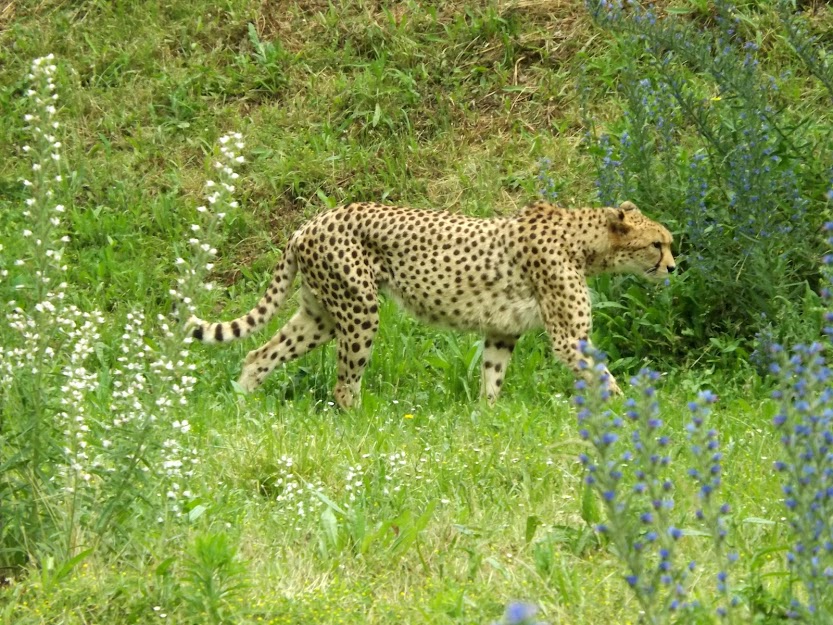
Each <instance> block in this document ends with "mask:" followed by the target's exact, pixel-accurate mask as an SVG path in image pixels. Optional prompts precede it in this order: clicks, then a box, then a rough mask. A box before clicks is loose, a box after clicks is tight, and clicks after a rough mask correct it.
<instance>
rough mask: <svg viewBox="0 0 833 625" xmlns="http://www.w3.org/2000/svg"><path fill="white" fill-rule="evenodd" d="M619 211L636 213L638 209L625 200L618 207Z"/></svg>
mask: <svg viewBox="0 0 833 625" xmlns="http://www.w3.org/2000/svg"><path fill="white" fill-rule="evenodd" d="M619 209H620V210H623V211H636V212H637V213H638V212H639V208H638V207H637V206H636V204H634V203H633V202H631V201H630V200H625V201H624V202H622V203H621V204H620V205H619Z"/></svg>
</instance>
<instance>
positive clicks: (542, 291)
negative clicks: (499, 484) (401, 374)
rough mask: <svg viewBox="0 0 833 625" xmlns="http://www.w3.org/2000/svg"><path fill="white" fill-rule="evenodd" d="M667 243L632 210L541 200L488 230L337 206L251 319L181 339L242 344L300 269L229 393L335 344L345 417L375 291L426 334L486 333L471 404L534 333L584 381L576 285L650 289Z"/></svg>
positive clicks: (475, 223) (303, 236) (296, 245)
mask: <svg viewBox="0 0 833 625" xmlns="http://www.w3.org/2000/svg"><path fill="white" fill-rule="evenodd" d="M671 243H672V238H671V233H670V232H669V231H668V230H667V229H666V228H665V227H663V226H662V225H661V224H659V223H657V222H655V221H652V220H650V219H648V218H647V217H645V216H643V215H642V213H641V212H640V211H639V209H638V208H637V207H636V206H635V205H634V204H633V203H631V202H624V203H623V204H622V205H621V206H619V207H618V208H602V209H575V210H567V209H563V208H558V207H556V206H553V205H552V204H549V203H547V202H543V201H539V202H535V203H533V204H531V205H529V206H527V207H526V208H524V209H523V210H522V211H520V213H519V214H517V215H515V216H513V217H499V218H493V219H481V218H474V217H466V216H464V215H459V214H454V213H449V212H444V211H435V210H416V209H411V208H397V207H393V206H384V205H381V204H375V203H355V204H347V205H345V206H341V207H339V208H335V209H333V210H331V211H328V212H325V213H322V214H320V215H318V216H316V217H314V218H313V219H311V220H310V221H309V222H307V223H306V224H304V225H303V226H301V228H300V229H298V230H297V231H296V232H295V233H294V234H293V235H292V237H291V238H290V240H289V243H288V244H287V246H286V251H285V252H284V256H283V259H282V260H281V261H280V262H279V263H278V265H277V267H276V268H275V270H274V275H273V277H272V282H271V284H270V285H269V287H268V290H267V292H266V294H265V295H264V296H263V298H262V299H261V300H260V301H259V302H258V304H257V306H255V307H254V308H253V309H252V310H251V311H249V312H248V313H247V314H245V315H243V316H242V317H239V318H238V319H235V320H234V321H229V322H225V323H208V322H205V321H202V320H201V319H198V318H196V317H192V318H191V319H190V320H189V327H190V329H191V334H192V336H193V337H194V338H195V339H197V340H199V341H202V342H204V343H221V342H225V341H229V340H232V339H238V338H243V337H246V336H248V335H249V334H251V333H252V332H254V331H255V330H258V329H260V328H261V327H262V326H263V325H264V324H265V323H266V322H267V321H269V319H271V318H272V317H273V316H274V314H275V313H276V311H277V310H278V308H279V307H280V306H281V305H282V304H283V302H284V301H285V299H286V297H287V294H288V293H289V291H290V288H291V286H292V282H293V279H294V278H295V274H296V273H298V272H299V271H300V273H301V276H302V277H303V284H302V286H301V288H300V296H299V297H300V307H299V309H298V311H297V312H296V313H295V315H294V316H293V317H292V318H291V319H290V320H289V322H288V323H287V324H286V325H285V326H284V327H283V328H281V329H280V330H279V331H278V332H277V334H275V336H274V337H273V338H272V339H271V340H270V341H269V342H267V343H266V344H264V345H262V346H261V347H259V348H258V349H255V350H253V351H251V352H249V354H248V355H247V356H246V360H245V362H244V365H243V372H242V374H241V376H240V380H239V383H240V386H242V387H243V388H244V389H245V390H247V391H251V390H253V389H255V388H256V387H257V386H259V385H260V384H261V383H262V382H263V379H264V378H265V377H266V376H267V375H268V374H269V373H270V372H271V371H272V370H273V369H274V368H275V367H276V366H277V365H279V364H283V363H286V362H289V361H290V360H293V359H295V358H298V357H300V356H302V355H303V354H305V353H307V352H308V351H310V350H311V349H313V348H315V347H318V346H320V345H322V344H324V343H327V342H328V341H330V340H332V339H333V338H335V339H336V342H337V347H338V380H337V383H336V386H335V390H334V395H335V400H336V402H337V403H338V405H339V406H341V407H344V408H348V407H350V406H352V405H353V403H354V402H355V401H356V400H357V398H358V397H359V391H360V387H361V378H362V373H363V372H364V369H365V367H366V366H367V363H368V360H369V358H370V352H371V347H372V345H373V338H374V336H375V335H376V331H377V330H378V329H379V292H380V291H384V292H385V293H388V294H389V295H390V296H392V297H393V298H394V299H395V300H397V301H398V302H399V303H400V304H401V305H402V306H403V307H404V308H405V309H407V310H409V311H410V312H411V313H413V314H414V315H416V316H417V317H418V318H421V319H424V320H425V321H427V322H429V323H434V324H439V325H443V326H446V327H451V328H456V329H459V330H476V331H478V332H482V333H483V334H484V336H485V344H484V348H483V363H482V369H481V371H482V382H481V394H482V396H483V397H485V398H486V399H487V400H488V401H489V402H490V403H491V402H494V401H495V399H496V398H497V396H498V393H499V392H500V387H501V384H502V383H503V377H504V375H505V373H506V366H507V364H508V363H509V358H510V356H511V354H512V350H513V348H514V347H515V343H516V342H517V340H518V338H519V337H520V335H521V334H523V333H524V332H527V331H528V330H532V329H536V328H541V327H544V328H546V330H547V332H548V334H549V336H550V339H551V340H552V347H553V350H554V351H555V353H556V355H557V356H558V357H559V358H560V359H561V360H562V361H563V362H565V363H566V364H567V365H568V366H569V367H570V368H571V369H572V370H573V371H574V372H575V373H576V374H578V375H586V367H584V366H583V363H582V359H583V357H582V356H581V354H580V353H579V351H578V349H577V344H578V342H579V341H581V340H587V339H588V334H589V332H590V297H589V295H588V290H587V282H586V279H587V276H591V275H595V274H598V273H602V272H629V273H637V274H643V275H647V276H649V277H653V278H658V279H661V278H663V277H665V276H667V275H668V274H670V273H672V272H673V271H674V269H675V261H674V257H673V256H672V254H671ZM611 380H612V384H611V389H612V391H613V392H616V393H620V392H621V391H620V390H619V387H618V386H617V385H616V382H615V380H613V378H611Z"/></svg>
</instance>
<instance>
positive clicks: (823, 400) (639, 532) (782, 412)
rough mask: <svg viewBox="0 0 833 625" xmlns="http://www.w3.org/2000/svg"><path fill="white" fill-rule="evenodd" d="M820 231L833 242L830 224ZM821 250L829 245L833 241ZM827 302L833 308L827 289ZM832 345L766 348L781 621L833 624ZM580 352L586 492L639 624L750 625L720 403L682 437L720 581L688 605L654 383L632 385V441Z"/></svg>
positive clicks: (704, 402) (643, 378)
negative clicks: (734, 539) (781, 528)
mask: <svg viewBox="0 0 833 625" xmlns="http://www.w3.org/2000/svg"><path fill="white" fill-rule="evenodd" d="M825 229H826V230H827V231H828V232H833V223H828V224H826V225H825ZM826 242H827V244H828V246H831V245H833V238H829V239H827V241H826ZM824 263H825V265H826V266H828V267H829V265H830V264H831V263H833V257H831V256H829V255H828V256H825V258H824ZM825 274H826V275H828V276H829V271H827V272H825ZM823 296H824V297H825V300H826V301H827V302H828V303H829V301H830V289H829V288H825V289H824V291H823ZM831 319H833V312H830V311H828V312H826V313H825V320H826V321H827V322H828V323H829V321H830V320H831ZM825 334H826V335H827V338H828V340H827V341H825V342H824V343H819V342H816V343H813V344H811V345H808V346H805V345H796V346H795V347H794V348H792V350H790V352H789V353H787V352H786V351H785V350H784V349H783V348H782V347H781V346H780V345H778V344H772V345H770V347H769V350H770V354H771V358H772V360H771V364H770V371H771V373H772V374H773V375H775V376H776V377H777V378H778V380H779V383H780V384H779V388H778V390H776V391H774V392H773V398H774V400H775V401H776V402H777V404H778V411H777V413H776V415H775V416H774V417H773V420H772V424H773V426H774V428H775V429H776V431H777V432H779V434H780V440H781V444H782V454H783V455H782V456H781V458H782V459H779V460H777V461H775V463H774V465H773V473H781V474H782V475H783V478H782V490H783V495H784V499H783V503H784V506H785V508H786V514H787V520H788V523H789V529H790V532H789V534H790V535H789V538H788V541H789V548H788V551H787V553H786V562H787V565H788V569H789V572H790V582H791V583H790V586H789V591H788V593H787V597H786V598H785V605H784V606H783V614H784V615H785V616H786V617H789V618H794V619H800V620H801V621H802V622H808V623H819V624H823V623H829V622H831V619H833V604H831V596H833V592H831V589H832V587H833V524H831V519H833V510H831V505H833V504H831V502H833V429H831V425H833V409H831V401H833V389H831V387H830V383H831V372H830V368H829V365H828V358H829V355H828V354H829V350H830V349H831V345H830V344H829V337H830V336H831V334H833V331H831V329H830V328H829V327H828V328H826V329H825ZM582 350H583V355H584V356H585V357H586V359H587V361H586V362H589V363H597V364H594V365H593V372H594V374H595V375H594V377H593V381H592V382H591V384H590V387H589V389H588V385H587V384H586V383H585V382H579V383H577V385H576V388H577V389H578V391H579V393H580V394H579V395H577V396H576V398H575V403H576V405H577V406H578V407H579V413H578V420H579V425H580V428H581V430H580V434H581V436H582V438H583V439H584V440H586V441H588V442H589V443H590V448H591V449H592V453H590V454H582V455H581V462H582V464H583V465H584V466H585V471H586V477H585V483H586V484H587V485H588V486H589V487H590V488H591V489H593V490H594V491H595V492H596V493H597V494H598V495H599V497H600V498H601V500H602V501H603V502H604V505H605V510H606V513H607V514H606V517H607V521H606V522H605V523H602V524H599V525H597V526H596V530H597V531H598V532H600V533H602V534H603V535H605V536H609V537H610V541H611V544H612V545H613V547H614V549H615V552H616V555H617V557H618V558H619V559H620V561H621V563H622V565H623V567H624V569H625V574H624V579H625V581H626V582H627V585H628V586H629V587H630V588H631V590H632V592H633V593H634V595H635V596H636V598H637V600H638V602H639V605H640V608H641V612H640V619H641V621H642V622H645V623H666V622H698V623H699V622H704V619H707V617H708V615H711V616H712V620H715V621H716V620H719V621H720V622H724V621H725V622H747V620H748V619H749V618H751V616H750V614H749V612H752V613H753V614H754V611H755V606H754V605H748V606H747V605H744V603H743V602H742V600H741V597H740V595H738V594H736V593H735V591H734V588H737V587H738V586H740V585H742V584H743V583H744V581H743V580H742V579H741V580H736V579H735V577H741V576H742V575H743V572H742V571H743V563H742V562H741V563H740V565H739V566H738V553H737V552H736V551H734V550H732V549H730V548H729V547H728V546H727V540H730V538H728V536H729V524H728V522H727V520H728V518H729V515H730V512H731V507H730V506H729V505H728V504H727V503H725V502H721V500H720V489H721V486H722V483H723V470H722V460H723V454H722V452H721V450H720V440H719V435H718V432H717V430H716V429H714V428H713V427H711V425H710V423H709V420H708V419H709V416H710V413H711V406H712V405H713V404H714V403H715V402H716V401H717V397H716V396H715V395H714V394H713V393H711V392H710V391H703V392H701V393H700V395H699V397H698V400H697V401H694V402H691V403H690V404H689V409H690V411H691V415H692V418H691V422H690V423H689V424H688V426H687V428H686V429H687V431H688V438H689V443H690V445H689V449H690V451H691V455H692V457H693V463H692V465H693V466H692V467H691V468H690V469H689V471H688V473H689V476H690V477H691V478H692V479H693V480H694V481H695V483H696V485H697V504H696V507H695V512H694V516H695V518H696V519H697V521H698V522H699V525H700V526H701V528H702V529H700V530H697V531H699V532H704V534H705V535H707V536H709V537H710V538H711V541H712V549H711V550H710V551H708V552H705V554H704V555H705V556H706V557H707V558H708V559H711V561H712V562H711V564H712V567H710V568H716V569H717V573H716V574H715V582H714V586H713V587H711V588H708V589H704V587H703V586H702V585H701V586H700V588H699V592H698V593H697V595H696V597H694V598H691V594H692V593H691V590H689V589H687V588H686V586H685V584H684V582H685V580H686V578H687V577H688V575H687V573H686V571H685V569H683V568H681V567H680V565H679V564H677V563H675V543H676V541H678V540H679V539H680V538H681V537H682V536H683V535H684V534H685V533H686V532H684V531H683V530H681V529H678V527H677V526H676V525H675V524H676V523H679V522H680V521H682V520H685V521H686V522H690V521H689V520H688V519H685V515H686V512H677V513H672V512H671V511H672V510H674V509H675V508H680V507H681V506H680V504H681V503H682V502H680V501H679V500H678V501H676V502H675V501H674V498H673V495H672V493H673V491H674V485H673V483H672V482H671V481H670V480H667V479H665V478H664V476H663V473H662V472H663V468H664V467H667V466H668V465H669V464H670V461H671V458H670V456H669V455H668V454H667V451H666V450H667V448H668V446H669V444H670V443H671V440H670V438H669V437H668V435H666V434H664V433H663V432H662V430H661V428H662V426H663V422H662V420H661V419H660V418H659V415H660V409H659V405H658V403H657V401H656V399H655V396H656V391H655V389H654V387H653V386H652V383H653V382H655V381H656V380H657V379H658V378H659V376H658V375H656V374H655V373H652V372H649V371H647V370H646V371H643V372H642V373H640V375H639V376H637V377H636V378H634V379H633V380H632V381H631V384H632V386H633V387H634V390H635V391H636V395H637V399H635V400H634V399H629V400H627V402H626V407H627V410H626V412H625V415H626V417H627V418H628V419H629V420H632V421H633V427H632V428H631V432H630V435H629V436H625V435H624V434H625V432H624V431H623V430H624V428H625V425H626V421H625V420H624V419H623V418H622V417H621V416H619V414H618V412H617V411H616V410H615V409H614V408H613V407H612V406H611V404H610V392H609V390H608V384H609V377H610V376H609V374H607V373H606V368H605V365H604V355H603V354H600V353H598V352H596V351H595V350H593V349H590V348H589V347H588V346H587V345H584V346H583V347H582ZM587 366H590V365H587ZM628 439H630V443H629V444H628V443H627V440H628ZM627 473H630V475H629V476H628V475H626V474H627ZM628 477H630V479H628ZM686 509H687V507H683V511H685V510H686ZM672 514H673V515H674V516H672ZM675 517H676V518H675ZM688 533H689V534H691V532H690V531H689V532H688ZM695 535H696V534H695ZM697 566H698V563H697V562H695V561H693V560H692V561H691V562H690V563H689V564H688V565H687V569H688V571H690V572H693V571H695V569H696V567H697ZM730 569H732V570H734V574H733V575H730ZM704 610H705V612H704ZM715 617H716V619H715Z"/></svg>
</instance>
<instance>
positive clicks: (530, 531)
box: [524, 514, 541, 545]
mask: <svg viewBox="0 0 833 625" xmlns="http://www.w3.org/2000/svg"><path fill="white" fill-rule="evenodd" d="M540 526H541V519H539V518H538V517H537V516H535V515H534V514H531V515H529V516H528V517H526V531H525V532H524V538H525V539H526V544H527V545H528V544H529V543H531V542H532V539H533V538H535V531H536V530H537V529H538V528H539V527H540Z"/></svg>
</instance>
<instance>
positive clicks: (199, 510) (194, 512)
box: [188, 504, 208, 523]
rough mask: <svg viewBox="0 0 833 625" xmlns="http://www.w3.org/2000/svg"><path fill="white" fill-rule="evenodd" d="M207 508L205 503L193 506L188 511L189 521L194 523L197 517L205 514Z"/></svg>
mask: <svg viewBox="0 0 833 625" xmlns="http://www.w3.org/2000/svg"><path fill="white" fill-rule="evenodd" d="M206 510H208V508H207V507H205V506H204V505H202V504H199V505H198V506H194V507H193V508H191V510H190V511H189V512H188V521H190V522H191V523H193V522H194V521H196V520H197V519H199V518H200V517H201V516H202V515H203V514H205V511H206Z"/></svg>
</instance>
